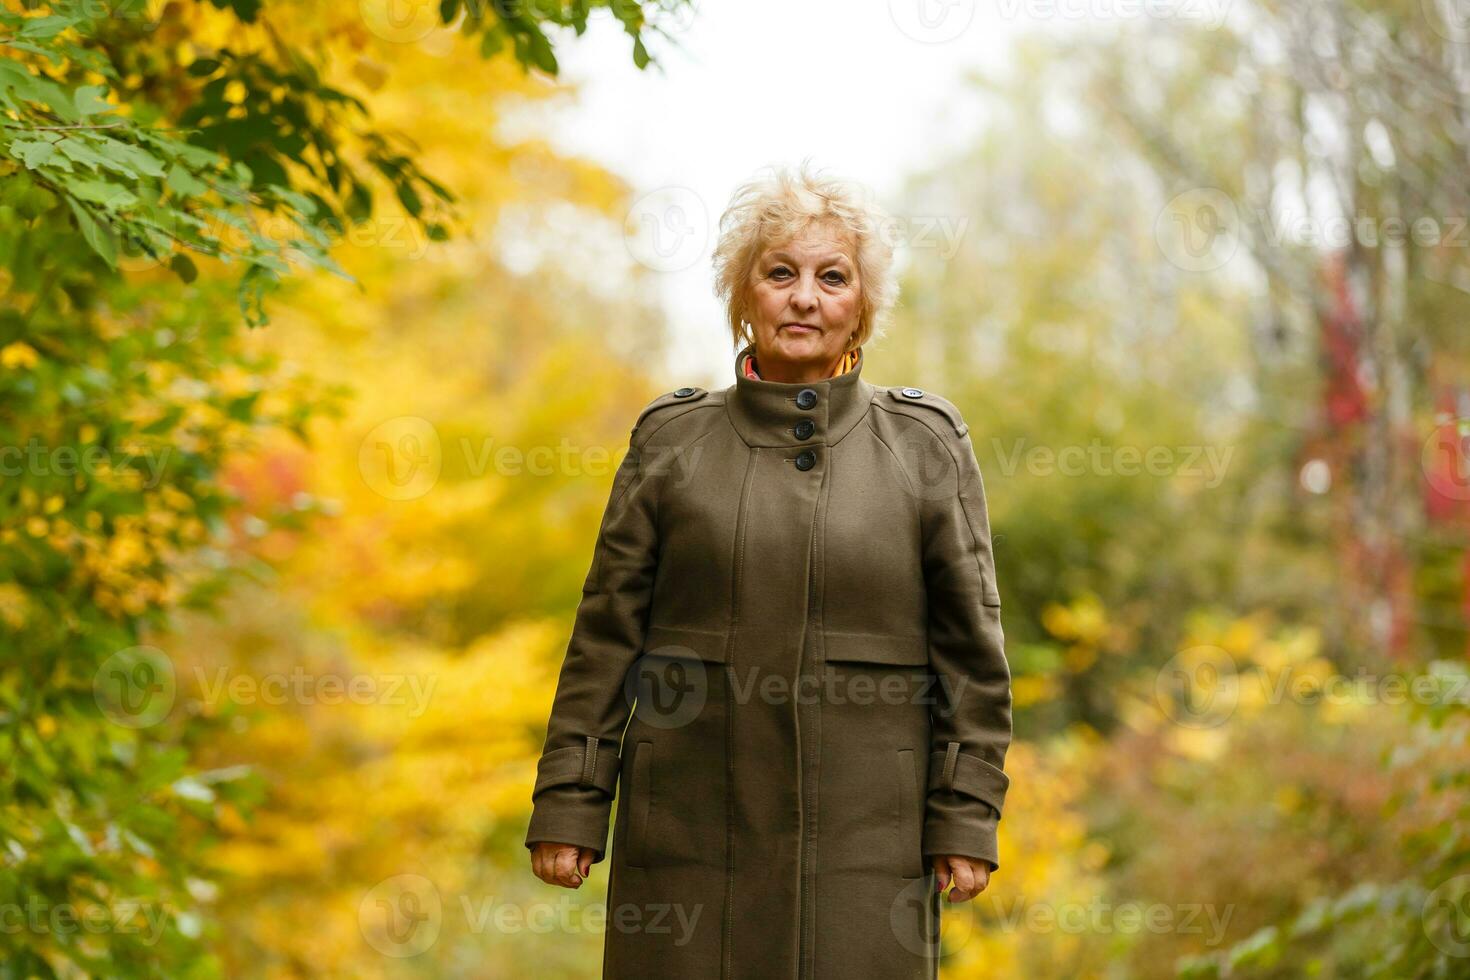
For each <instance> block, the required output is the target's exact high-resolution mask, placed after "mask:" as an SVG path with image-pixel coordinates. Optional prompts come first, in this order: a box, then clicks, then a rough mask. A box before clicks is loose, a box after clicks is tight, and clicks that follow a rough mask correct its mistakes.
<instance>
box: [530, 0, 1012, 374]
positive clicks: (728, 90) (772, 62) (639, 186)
mask: <svg viewBox="0 0 1470 980" xmlns="http://www.w3.org/2000/svg"><path fill="white" fill-rule="evenodd" d="M920 2H921V0H893V2H889V0H845V2H839V0H739V2H732V0H723V2H721V0H714V2H709V0H704V2H701V3H700V5H699V9H698V11H697V12H696V13H695V14H694V15H693V16H692V17H690V18H687V19H686V21H685V22H683V23H681V24H680V25H679V30H678V33H677V34H676V35H675V36H676V37H677V39H678V43H679V46H678V47H677V48H674V47H673V46H671V45H670V44H668V43H666V42H662V43H659V44H658V45H657V47H656V48H655V53H656V54H658V55H659V56H660V58H661V61H662V63H663V68H662V71H660V70H659V69H658V68H650V69H649V70H647V71H643V72H640V71H638V70H636V69H635V68H634V67H633V65H632V59H631V56H630V47H629V42H628V38H627V36H626V35H624V34H623V33H621V30H620V29H619V28H617V27H616V26H615V25H614V24H613V23H612V22H611V19H610V17H609V16H608V14H607V12H606V11H603V12H601V15H602V16H601V17H600V18H599V19H600V20H601V23H599V24H598V25H597V26H596V28H593V29H589V31H588V33H587V35H585V36H584V37H582V38H581V39H578V40H577V41H576V43H571V44H561V45H560V46H559V47H558V49H557V53H558V57H560V58H561V60H562V76H563V78H564V79H565V80H566V81H568V82H571V83H574V84H575V83H579V82H582V83H586V85H585V88H583V89H582V91H581V92H580V93H579V95H578V97H577V99H576V100H569V101H568V102H567V103H566V105H565V106H564V108H563V109H562V110H561V111H560V112H558V113H557V114H555V116H554V117H553V119H552V121H551V123H550V129H549V131H548V133H549V135H550V136H551V137H552V139H553V141H554V142H555V143H556V145H557V146H558V147H559V148H561V149H563V150H565V151H568V152H574V153H577V154H581V155H585V156H587V157H590V158H592V159H595V160H597V161H599V162H600V163H602V164H604V165H605V166H607V167H608V168H609V169H611V170H612V171H614V172H615V173H617V174H619V175H620V176H622V177H624V178H625V179H626V180H628V181H629V183H630V184H632V185H633V187H634V188H636V192H635V195H634V196H635V197H637V198H640V199H641V201H640V203H639V204H638V205H636V206H635V209H634V210H635V214H634V215H633V218H632V221H631V222H630V226H631V227H633V228H635V229H639V230H638V232H637V234H635V235H634V236H633V239H632V241H631V242H630V243H629V248H630V250H631V251H632V252H633V253H634V256H635V258H637V259H638V260H639V261H641V262H643V263H644V264H645V265H648V266H650V267H652V268H655V269H656V270H658V272H659V275H657V276H655V277H654V280H655V281H656V282H658V283H659V284H660V297H661V301H662V305H663V306H664V308H665V309H666V310H667V313H668V316H669V319H670V322H671V323H673V324H674V325H675V327H676V329H677V330H678V331H679V334H678V337H679V340H678V342H677V343H676V345H675V346H676V348H677V349H676V351H675V353H674V355H673V358H672V363H670V364H669V365H667V366H666V368H665V369H664V370H665V371H666V372H667V378H666V380H667V381H668V383H669V385H670V386H676V385H677V384H683V383H694V384H701V385H715V386H717V387H724V386H726V385H728V384H730V383H731V382H733V381H734V373H733V367H732V364H731V357H730V354H729V341H728V335H727V334H726V333H725V332H724V327H723V319H722V313H721V310H720V307H719V303H718V301H717V300H716V299H715V297H714V295H713V293H712V291H711V276H710V265H709V257H710V251H711V248H712V247H713V243H714V228H715V224H716V223H717V222H718V220H719V215H720V212H721V211H722V210H723V209H724V206H725V204H726V202H727V201H728V199H729V196H730V193H731V191H733V190H734V188H735V187H736V186H737V185H738V184H739V183H740V182H741V181H743V180H744V179H746V178H748V177H749V176H751V175H752V174H754V173H755V172H756V171H757V170H758V169H759V168H760V167H762V166H765V165H767V164H771V163H789V164H795V163H798V162H800V160H801V159H802V158H803V157H806V156H810V157H812V159H813V162H814V163H815V164H817V165H819V166H825V167H827V168H830V169H831V170H833V171H836V172H840V173H843V174H845V175H847V176H849V177H853V178H856V179H857V180H860V181H862V182H864V183H866V184H868V185H869V186H871V187H873V189H874V190H875V191H876V192H877V193H878V194H879V195H880V198H881V199H882V201H883V203H884V204H885V205H888V206H890V207H891V206H893V205H894V201H895V194H896V192H897V191H898V189H899V188H900V187H901V186H902V182H903V179H904V177H905V175H906V174H907V173H909V172H912V171H913V170H916V169H919V168H922V167H924V166H925V165H926V164H927V163H928V162H929V161H930V160H932V159H933V158H934V157H935V156H936V155H937V154H941V153H943V152H944V151H945V150H946V149H947V148H952V147H954V146H956V145H958V144H963V143H964V142H965V141H966V139H967V137H969V136H971V135H973V133H974V132H975V129H976V128H977V126H978V120H977V119H975V118H973V110H969V113H968V114H967V106H966V104H965V103H962V102H961V101H959V100H956V99H954V98H953V97H952V96H953V93H954V92H955V91H956V90H957V88H958V87H959V86H960V84H961V79H962V77H963V75H964V73H965V72H966V71H967V70H969V69H971V68H974V67H996V66H997V64H999V63H1000V61H1001V59H1004V58H1005V56H1006V49H1007V46H1008V40H1009V39H1010V38H1011V37H1013V36H1014V35H1015V33H1016V32H1017V31H1018V30H1021V29H1025V28H1027V27H1034V26H1035V24H1034V23H1028V22H1027V20H1026V19H1025V18H1022V17H1014V18H1007V17H1006V16H1005V15H1003V14H999V13H996V12H995V8H994V7H993V5H990V4H983V3H967V2H965V0H957V2H956V0H949V2H948V3H945V2H943V0H922V3H923V4H924V5H925V6H920V5H919V4H920ZM924 11H927V14H928V16H927V17H926V18H922V19H921V18H920V13H921V12H924ZM987 11H988V12H987ZM645 195H646V196H645Z"/></svg>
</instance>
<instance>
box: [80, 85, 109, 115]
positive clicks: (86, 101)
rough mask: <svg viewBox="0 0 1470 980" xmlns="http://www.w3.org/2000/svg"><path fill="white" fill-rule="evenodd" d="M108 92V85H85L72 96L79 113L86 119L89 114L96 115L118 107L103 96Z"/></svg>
mask: <svg viewBox="0 0 1470 980" xmlns="http://www.w3.org/2000/svg"><path fill="white" fill-rule="evenodd" d="M106 94H107V87H106V86H104V85H83V86H82V87H81V88H79V89H77V91H76V94H75V96H74V97H73V98H72V104H73V105H74V106H75V107H76V110H77V115H79V116H81V117H82V118H84V119H85V118H86V117H87V116H96V115H100V114H102V113H107V112H112V111H113V110H115V109H116V108H117V107H116V106H114V105H113V104H112V103H110V102H108V101H107V100H106V99H105V98H103V96H104V95H106Z"/></svg>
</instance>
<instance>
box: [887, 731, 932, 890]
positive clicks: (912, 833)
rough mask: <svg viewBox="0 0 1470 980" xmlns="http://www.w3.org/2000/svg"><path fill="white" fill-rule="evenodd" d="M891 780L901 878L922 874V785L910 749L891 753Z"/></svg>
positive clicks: (914, 756) (914, 755) (916, 876)
mask: <svg viewBox="0 0 1470 980" xmlns="http://www.w3.org/2000/svg"><path fill="white" fill-rule="evenodd" d="M894 763H895V764H894V769H893V771H894V778H895V784H896V787H897V796H898V823H897V826H898V846H899V856H900V860H901V862H902V874H903V876H904V877H905V878H919V877H922V876H923V874H924V797H925V786H924V782H923V781H921V780H920V778H919V766H918V760H917V756H916V753H915V752H914V750H913V749H898V750H897V751H896V752H895V753H894Z"/></svg>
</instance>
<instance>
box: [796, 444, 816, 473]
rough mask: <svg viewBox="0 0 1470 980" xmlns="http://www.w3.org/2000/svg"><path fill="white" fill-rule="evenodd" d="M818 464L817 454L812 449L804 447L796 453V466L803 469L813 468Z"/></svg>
mask: <svg viewBox="0 0 1470 980" xmlns="http://www.w3.org/2000/svg"><path fill="white" fill-rule="evenodd" d="M816 465H817V454H816V453H814V452H812V451H811V450H810V449H803V450H802V451H801V452H799V453H797V454H796V468H797V469H799V470H802V471H806V470H809V469H811V468H812V467H813V466H816Z"/></svg>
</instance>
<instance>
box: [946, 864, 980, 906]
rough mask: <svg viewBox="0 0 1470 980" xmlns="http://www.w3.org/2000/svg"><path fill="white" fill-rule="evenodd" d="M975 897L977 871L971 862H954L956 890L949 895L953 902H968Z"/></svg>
mask: <svg viewBox="0 0 1470 980" xmlns="http://www.w3.org/2000/svg"><path fill="white" fill-rule="evenodd" d="M974 897H975V869H974V868H973V867H971V865H970V862H969V861H964V860H959V861H955V862H954V888H953V889H952V890H951V891H950V893H949V900H950V901H951V902H968V901H969V900H970V899H972V898H974Z"/></svg>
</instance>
